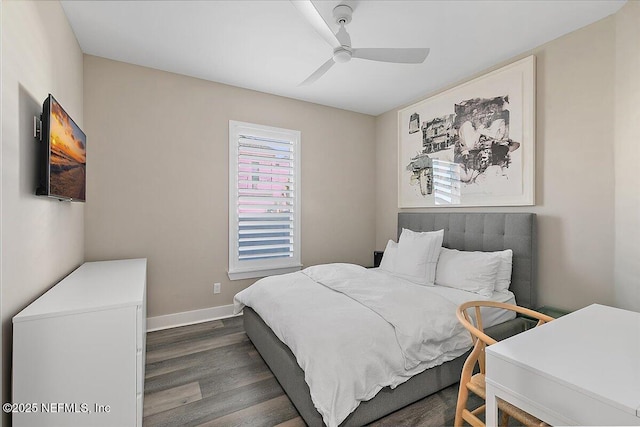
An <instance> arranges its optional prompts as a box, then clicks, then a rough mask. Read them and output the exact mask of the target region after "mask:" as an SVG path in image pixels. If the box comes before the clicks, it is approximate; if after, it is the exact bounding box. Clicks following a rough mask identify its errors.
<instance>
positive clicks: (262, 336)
mask: <svg viewBox="0 0 640 427" xmlns="http://www.w3.org/2000/svg"><path fill="white" fill-rule="evenodd" d="M403 228H406V229H410V230H414V231H418V232H424V231H435V230H440V229H443V230H444V238H443V243H442V246H443V247H446V248H451V249H458V250H463V251H500V250H503V249H512V250H513V269H512V278H511V286H510V290H511V292H513V294H514V295H515V298H516V300H517V302H518V304H519V305H521V306H524V307H528V308H535V273H536V260H535V255H536V236H535V214H531V213H413V212H412V213H399V214H398V236H400V232H401V230H402V229H403ZM244 326H245V330H246V333H247V335H248V336H249V338H250V339H251V341H252V342H253V344H254V345H255V347H256V349H257V350H258V352H259V353H260V355H261V356H262V358H263V359H264V360H265V362H266V363H267V365H268V366H269V368H270V369H271V371H272V372H273V373H274V375H275V376H276V378H277V379H278V381H279V382H280V384H281V386H282V387H283V389H284V390H285V392H286V393H287V395H288V396H289V398H290V399H291V401H292V402H293V404H294V405H295V407H296V409H297V410H298V412H299V413H300V415H301V416H302V418H303V419H304V420H305V422H306V423H307V424H308V425H310V426H322V425H324V422H323V417H322V416H321V415H320V413H319V412H318V410H317V409H316V407H315V406H314V403H313V402H312V399H311V396H310V390H309V386H308V385H307V382H306V381H305V372H304V371H303V370H302V369H301V368H300V366H299V364H298V361H297V360H296V357H295V356H294V355H293V353H292V352H291V350H290V349H289V347H287V346H286V345H285V344H283V342H282V341H281V340H280V339H279V338H278V337H277V336H276V334H275V333H274V331H272V330H271V328H270V327H269V326H267V324H266V323H265V321H264V320H263V319H262V318H261V317H260V316H259V315H258V314H257V313H256V311H254V310H253V309H252V308H250V307H248V306H247V307H244ZM527 327H528V322H527V321H526V320H525V319H521V318H516V319H512V320H509V321H506V322H503V323H500V324H498V325H495V326H492V327H491V328H490V329H489V333H490V334H491V335H492V336H496V337H499V338H500V337H507V336H510V335H513V334H515V333H518V332H521V331H523V330H525V329H526V328H527ZM466 355H467V353H464V354H462V355H460V356H459V357H456V358H454V359H453V360H450V361H447V362H445V363H442V364H440V365H438V366H435V367H431V368H429V369H426V370H424V371H423V372H421V373H418V374H417V375H415V376H413V377H411V378H410V379H409V380H408V381H406V382H403V383H401V384H399V385H398V386H397V387H395V388H393V389H392V388H390V387H385V388H382V389H381V390H380V391H379V392H377V394H376V395H375V397H373V398H371V399H370V400H367V401H364V402H361V403H360V404H359V405H358V406H357V408H356V409H355V410H354V411H353V412H351V413H350V415H349V416H348V417H346V419H344V421H342V422H341V424H340V425H341V426H356V425H363V424H367V423H369V422H371V421H374V420H376V419H378V418H380V417H383V416H384V415H387V414H389V413H391V412H394V411H396V410H398V409H400V408H402V407H404V406H406V405H408V404H410V403H412V402H415V401H417V400H419V399H421V398H423V397H426V396H428V395H430V394H432V393H435V392H437V391H439V390H441V389H443V388H445V387H448V386H450V385H452V384H454V383H456V382H457V381H459V378H460V372H461V369H462V365H463V363H464V361H465V359H466Z"/></svg>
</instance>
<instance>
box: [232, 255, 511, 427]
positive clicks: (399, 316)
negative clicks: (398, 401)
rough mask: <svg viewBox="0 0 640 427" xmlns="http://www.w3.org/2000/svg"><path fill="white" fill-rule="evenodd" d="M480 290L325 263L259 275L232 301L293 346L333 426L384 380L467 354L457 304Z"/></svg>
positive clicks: (398, 380)
mask: <svg viewBox="0 0 640 427" xmlns="http://www.w3.org/2000/svg"><path fill="white" fill-rule="evenodd" d="M478 297H479V296H478V295H476V294H472V293H469V292H464V291H459V290H456V289H450V288H443V287H441V286H420V285H416V284H414V283H411V282H408V281H406V280H403V279H400V278H398V277H396V276H393V275H389V274H386V273H382V272H379V271H372V270H367V269H364V268H362V267H359V266H355V265H350V264H329V265H324V266H315V267H310V268H308V269H305V270H304V271H303V272H298V273H290V274H285V275H281V276H274V277H269V278H266V279H262V280H260V281H258V282H256V283H255V284H254V285H252V286H250V287H249V288H247V289H245V290H244V291H242V292H240V293H239V294H238V295H236V298H235V303H236V311H239V310H241V309H242V308H243V306H244V305H247V306H250V307H252V308H253V309H254V310H256V311H257V312H258V313H259V314H260V316H261V317H262V318H263V320H264V321H265V322H266V323H267V324H268V325H269V327H271V329H272V330H273V331H274V332H275V334H276V335H277V336H278V338H279V339H280V340H281V341H283V342H284V343H285V344H286V345H287V346H288V347H290V348H291V350H292V351H293V353H294V354H295V356H296V359H297V361H298V365H299V366H300V367H301V368H302V369H303V370H304V371H305V380H306V382H307V383H308V384H309V387H310V390H311V397H312V400H313V402H314V405H315V407H316V408H317V409H318V411H319V412H320V413H321V414H322V416H323V418H324V422H325V424H327V425H329V426H335V425H338V424H340V423H341V422H342V421H343V420H344V419H345V418H346V417H347V416H348V414H349V413H350V412H352V411H353V410H354V409H355V408H356V407H357V406H358V404H359V403H360V402H361V401H365V400H369V399H371V398H372V397H373V396H375V394H376V393H377V392H378V391H379V390H380V389H382V388H383V387H385V386H390V387H392V388H395V387H396V386H398V385H399V384H402V383H404V382H405V381H407V380H408V379H409V378H411V377H412V376H414V375H416V374H418V373H420V372H422V371H424V370H425V369H428V368H431V367H433V366H437V365H440V364H442V363H444V362H446V361H449V360H453V359H455V358H457V357H458V356H460V355H462V354H464V353H465V352H466V351H467V350H468V348H470V346H471V339H470V336H469V334H468V332H467V331H465V330H464V328H462V326H461V325H460V323H459V322H458V320H457V318H456V317H455V309H456V307H457V306H458V305H459V304H460V303H461V302H465V301H470V300H473V299H477V298H478ZM505 297H506V298H507V299H509V296H507V295H504V296H497V298H499V299H501V300H504V299H505ZM511 298H512V296H511ZM493 317H494V319H495V321H496V322H500V321H501V319H500V316H493ZM345 325H349V327H348V328H345Z"/></svg>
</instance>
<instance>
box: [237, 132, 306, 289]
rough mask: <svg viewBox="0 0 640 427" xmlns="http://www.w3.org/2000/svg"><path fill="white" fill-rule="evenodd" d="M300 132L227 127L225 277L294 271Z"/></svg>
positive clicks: (297, 245)
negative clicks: (226, 240)
mask: <svg viewBox="0 0 640 427" xmlns="http://www.w3.org/2000/svg"><path fill="white" fill-rule="evenodd" d="M299 140H300V133H299V132H298V131H292V130H288V129H278V128H273V127H266V126H260V125H253V124H250V123H241V122H235V121H230V122H229V153H230V159H229V161H230V164H229V170H230V177H229V178H230V179H229V183H230V188H229V208H230V209H229V224H230V226H229V277H230V278H232V279H235V278H238V279H240V278H248V277H260V276H265V275H269V274H277V273H281V272H283V271H292V270H293V269H298V268H299V267H300V224H299V202H300V200H299V194H300V189H299V184H300V183H299V172H298V170H299V156H300V149H299Z"/></svg>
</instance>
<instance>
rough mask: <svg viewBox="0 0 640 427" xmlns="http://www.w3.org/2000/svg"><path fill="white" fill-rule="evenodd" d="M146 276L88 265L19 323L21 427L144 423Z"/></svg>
mask: <svg viewBox="0 0 640 427" xmlns="http://www.w3.org/2000/svg"><path fill="white" fill-rule="evenodd" d="M146 272H147V260H146V259H130V260H119V261H102V262H88V263H85V264H83V265H81V266H80V267H79V268H78V269H77V270H75V271H74V272H73V273H71V274H70V275H69V276H67V277H66V278H65V279H64V280H62V281H61V282H60V283H58V284H57V285H55V286H54V287H53V288H51V289H50V290H49V291H48V292H47V293H45V294H44V295H42V296H41V297H40V298H38V299H37V300H36V301H34V302H33V303H32V304H31V305H29V306H28V307H27V308H25V309H24V310H22V311H21V312H20V313H18V314H17V315H16V316H15V317H14V318H13V395H12V402H13V403H14V408H13V409H14V412H13V426H14V427H22V426H29V427H36V426H47V427H50V426H65V427H66V426H83V427H88V426H109V427H112V426H142V399H143V395H144V365H145V345H146V344H145V342H146V340H145V336H146V277H147V273H146ZM18 405H22V407H20V406H18Z"/></svg>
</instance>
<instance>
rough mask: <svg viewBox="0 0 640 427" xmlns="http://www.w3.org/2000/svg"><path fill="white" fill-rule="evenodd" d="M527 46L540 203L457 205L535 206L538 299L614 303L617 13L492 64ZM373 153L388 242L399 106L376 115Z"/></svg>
mask: <svg viewBox="0 0 640 427" xmlns="http://www.w3.org/2000/svg"><path fill="white" fill-rule="evenodd" d="M636 40H637V39H636ZM636 47H637V45H636ZM530 54H534V55H535V56H536V60H537V70H536V72H537V86H536V97H537V108H536V116H537V125H536V205H535V206H529V207H512V208H490V209H480V208H476V209H466V208H465V209H459V211H514V212H519V211H527V212H529V211H530V212H535V213H537V214H538V233H539V234H538V236H539V237H538V242H539V254H538V255H539V269H538V286H539V288H538V289H539V290H538V302H539V303H540V304H547V305H553V306H557V307H564V308H569V309H576V308H580V307H582V306H585V305H588V304H590V303H592V302H596V301H597V302H600V303H604V304H612V303H613V286H612V283H613V251H614V171H613V168H614V157H613V156H614V154H613V152H614V141H613V134H614V91H613V83H612V82H613V79H614V62H615V18H614V17H609V18H606V19H604V20H602V21H599V22H597V23H594V24H592V25H590V26H588V27H585V28H583V29H581V30H578V31H575V32H573V33H571V34H568V35H566V36H564V37H561V38H559V39H556V40H554V41H552V42H550V43H548V44H546V45H543V46H540V47H539V48H536V49H534V50H533V51H532V52H528V53H527V54H526V55H522V56H520V57H518V58H513V59H512V60H509V61H506V62H505V63H504V64H499V65H497V66H496V67H494V69H495V68H499V67H500V66H502V65H505V64H507V63H511V62H513V61H514V60H516V59H519V58H521V57H524V56H528V55H530ZM487 71H490V70H487ZM481 74H484V72H483V73H481ZM481 74H480V75H481ZM473 77H475V76H473ZM445 89H446V88H445ZM443 90H444V89H443ZM426 97H427V96H425V97H422V98H421V99H424V98H426ZM376 153H377V157H376V169H377V174H376V187H377V188H379V189H380V190H381V191H379V192H378V193H377V194H376V196H377V199H376V248H377V249H383V248H384V246H385V244H386V241H387V240H388V239H390V238H395V237H396V221H397V220H396V213H397V212H398V208H397V188H396V185H397V184H396V183H397V176H396V174H397V166H396V165H397V110H393V111H390V112H387V113H385V114H383V115H381V116H379V117H377V119H376ZM383 189H384V191H383ZM427 210H428V209H425V211H427ZM456 211H458V210H456ZM636 256H637V253H636Z"/></svg>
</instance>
